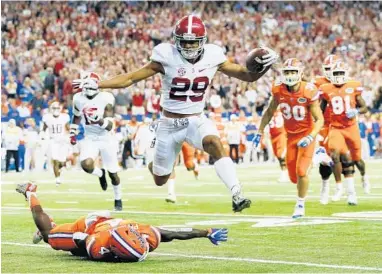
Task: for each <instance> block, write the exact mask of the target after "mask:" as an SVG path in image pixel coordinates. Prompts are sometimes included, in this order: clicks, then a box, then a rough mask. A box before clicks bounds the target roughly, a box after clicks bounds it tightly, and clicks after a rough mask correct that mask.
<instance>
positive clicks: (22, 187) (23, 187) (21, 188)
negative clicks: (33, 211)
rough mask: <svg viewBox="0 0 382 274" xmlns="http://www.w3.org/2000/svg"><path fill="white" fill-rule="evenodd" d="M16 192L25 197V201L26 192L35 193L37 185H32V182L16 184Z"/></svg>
mask: <svg viewBox="0 0 382 274" xmlns="http://www.w3.org/2000/svg"><path fill="white" fill-rule="evenodd" d="M16 191H17V192H18V193H21V194H23V195H24V196H25V199H26V200H27V192H28V191H29V192H36V191H37V185H35V184H33V183H32V182H28V183H23V184H18V185H17V187H16Z"/></svg>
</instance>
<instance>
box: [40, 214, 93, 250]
mask: <svg viewBox="0 0 382 274" xmlns="http://www.w3.org/2000/svg"><path fill="white" fill-rule="evenodd" d="M85 230H86V224H85V216H84V217H81V218H79V219H78V220H77V221H75V222H74V223H69V224H62V225H57V226H56V227H55V228H53V229H52V230H51V231H50V233H49V240H48V243H49V244H50V246H51V247H52V248H53V249H56V250H64V251H70V250H73V249H76V248H77V246H76V244H75V243H74V241H73V233H75V232H85Z"/></svg>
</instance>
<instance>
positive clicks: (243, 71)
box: [219, 61, 271, 82]
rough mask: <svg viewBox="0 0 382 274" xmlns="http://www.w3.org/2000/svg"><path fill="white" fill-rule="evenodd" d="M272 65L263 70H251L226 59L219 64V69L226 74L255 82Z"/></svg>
mask: <svg viewBox="0 0 382 274" xmlns="http://www.w3.org/2000/svg"><path fill="white" fill-rule="evenodd" d="M270 67H271V66H268V67H266V68H265V69H264V70H263V71H262V72H251V71H249V70H248V69H247V68H245V67H243V66H241V65H239V64H235V63H231V62H230V61H225V62H224V63H222V64H221V65H220V66H219V71H221V72H223V73H224V74H226V75H228V76H230V77H234V78H237V79H239V80H242V81H246V82H254V81H257V80H258V79H260V77H261V76H263V75H264V74H265V73H266V72H267V71H268V70H269V68H270Z"/></svg>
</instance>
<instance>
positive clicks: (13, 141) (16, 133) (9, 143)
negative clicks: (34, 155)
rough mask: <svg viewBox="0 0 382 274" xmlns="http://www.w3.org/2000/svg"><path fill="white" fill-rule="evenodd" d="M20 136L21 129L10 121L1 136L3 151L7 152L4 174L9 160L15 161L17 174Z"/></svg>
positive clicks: (13, 121)
mask: <svg viewBox="0 0 382 274" xmlns="http://www.w3.org/2000/svg"><path fill="white" fill-rule="evenodd" d="M22 134H23V133H22V130H21V128H20V127H18V126H16V121H15V120H14V119H10V120H9V122H8V127H7V129H6V130H5V132H4V135H3V138H4V145H5V149H6V150H7V155H6V163H5V172H8V170H9V166H10V161H11V158H13V159H14V160H15V168H16V172H19V145H20V141H21V140H22Z"/></svg>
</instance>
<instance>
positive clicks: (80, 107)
mask: <svg viewBox="0 0 382 274" xmlns="http://www.w3.org/2000/svg"><path fill="white" fill-rule="evenodd" d="M108 104H111V105H112V106H114V96H113V94H111V93H110V92H100V93H98V94H97V95H96V96H95V97H94V98H92V99H89V98H88V97H86V96H85V95H84V94H83V93H81V92H80V93H76V94H75V95H74V97H73V113H74V115H76V116H81V123H82V125H83V127H84V129H85V136H88V137H92V136H93V137H95V136H103V135H108V134H109V133H110V132H109V131H108V130H106V129H103V128H102V127H101V126H99V125H94V124H90V123H89V121H88V119H87V117H86V115H85V111H86V110H87V109H92V111H93V113H96V115H99V116H101V117H103V116H104V112H105V107H106V106H107V105H108Z"/></svg>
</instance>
